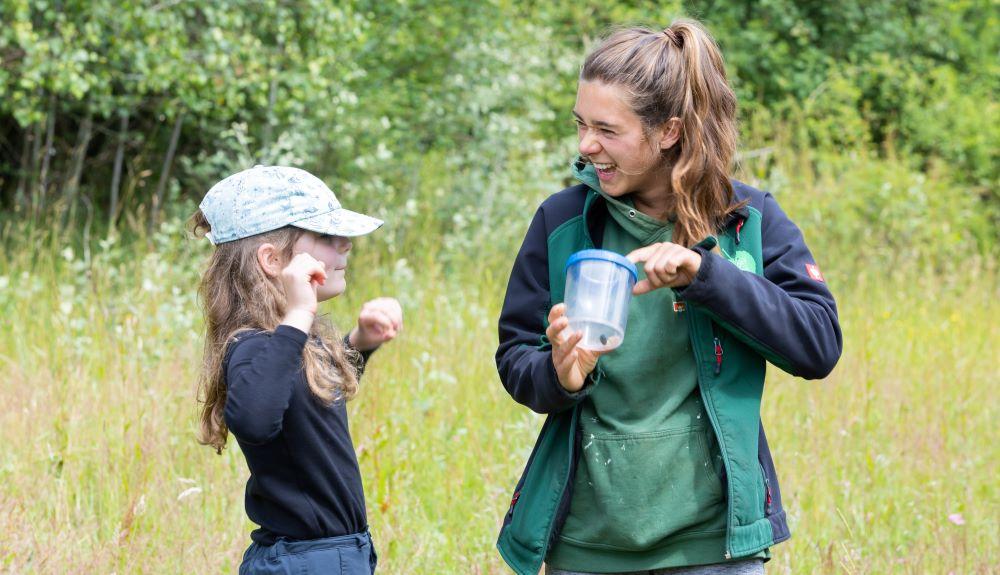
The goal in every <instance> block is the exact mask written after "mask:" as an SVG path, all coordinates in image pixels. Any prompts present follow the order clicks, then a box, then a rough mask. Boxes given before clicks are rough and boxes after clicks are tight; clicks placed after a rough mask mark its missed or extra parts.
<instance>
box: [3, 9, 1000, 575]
mask: <svg viewBox="0 0 1000 575" xmlns="http://www.w3.org/2000/svg"><path fill="white" fill-rule="evenodd" d="M998 13H1000V9H998V6H997V4H996V2H994V1H992V0H947V1H945V0H923V1H921V0H896V1H890V0H872V1H860V0H857V1H855V0H845V1H843V2H838V3H830V2H819V1H812V0H798V1H793V0H746V1H741V2H740V1H734V0H718V1H707V0H705V1H701V0H699V1H689V2H680V1H671V0H668V1H666V2H663V1H660V2H627V3H626V2H607V1H604V2H597V1H594V0H574V1H568V0H554V1H550V2H513V1H508V0H492V1H486V2H452V1H440V2H429V1H425V0H394V1H385V2H374V1H361V0H354V1H338V2H332V1H320V0H303V1H296V2H292V1H274V0H271V1H258V2H246V1H242V2H241V1H233V0H228V1H216V2H207V3H206V2H193V1H183V0H163V1H160V2H134V1H109V0H91V1H86V2H84V1H69V0H66V1H56V0H34V1H28V0H0V23H2V26H0V245H2V247H3V258H2V259H0V313H2V316H3V318H4V329H3V330H2V331H0V429H2V431H0V444H3V445H4V449H3V450H0V458H2V459H0V484H2V485H4V487H3V489H0V533H3V535H0V571H9V572H12V573H21V572H46V573H48V572H51V573H66V572H88V573H89V572H119V573H133V572H142V573H147V572H148V573H164V572H169V573H190V572H199V573H201V572H219V573H224V572H231V571H232V570H233V565H235V563H237V562H238V560H239V556H240V553H241V552H242V549H243V548H245V546H246V544H247V543H248V541H247V536H246V534H247V532H248V531H249V530H250V528H251V526H250V525H249V524H248V523H247V520H246V519H245V517H244V515H243V511H242V486H243V482H244V481H245V476H246V470H245V465H244V464H243V462H242V460H241V457H240V456H239V452H238V448H237V447H236V446H235V445H232V446H231V447H230V448H229V449H227V451H226V452H225V453H224V455H223V457H222V458H218V457H216V456H215V455H214V454H213V453H212V452H211V451H210V450H208V449H207V448H203V447H199V446H198V445H197V444H195V442H194V439H193V431H194V429H195V414H196V409H197V405H196V403H195V401H194V389H193V381H194V374H195V370H196V369H197V366H198V361H199V353H200V342H201V317H200V312H199V309H198V307H197V300H196V297H195V293H194V287H195V285H196V283H197V279H198V274H199V272H200V269H201V266H202V265H203V262H204V258H205V256H206V255H207V254H208V251H209V249H210V246H208V245H207V242H205V241H203V240H202V241H198V240H194V239H191V238H190V237H189V236H188V235H186V234H185V232H184V230H183V220H184V219H185V218H186V217H187V216H188V215H190V213H191V212H193V211H194V209H195V207H196V205H197V203H198V201H200V199H201V197H202V195H203V194H204V193H205V192H206V191H207V190H208V188H209V187H210V186H211V185H212V184H213V183H214V182H215V181H217V180H219V179H221V178H222V177H224V176H226V175H228V174H230V173H233V172H235V171H238V170H241V169H244V168H247V167H250V166H252V165H254V164H258V163H262V164H289V165H296V166H300V167H303V168H305V169H308V170H310V171H312V172H313V173H315V174H317V175H319V176H321V177H322V178H323V179H325V180H326V181H327V182H328V183H329V184H330V185H331V187H332V188H333V189H334V190H335V191H336V192H337V194H338V196H339V197H340V198H341V200H342V201H343V202H344V203H345V204H346V205H347V206H348V207H350V208H353V209H357V210H360V211H364V212H367V213H372V214H374V215H377V216H379V217H381V218H384V219H385V220H386V221H387V222H388V223H387V225H386V226H385V227H384V228H383V229H382V230H380V231H379V232H378V233H376V234H373V235H372V236H370V237H367V238H364V239H363V240H361V241H359V242H357V243H356V249H355V254H354V259H353V263H352V271H351V275H350V279H349V281H350V282H351V286H352V287H351V288H350V290H349V292H348V294H347V296H345V297H344V298H338V299H337V300H335V301H334V302H331V303H330V304H329V305H328V306H326V310H327V311H328V312H330V313H332V314H333V316H334V317H335V318H336V321H337V323H338V324H340V325H341V327H342V328H344V329H347V328H348V327H349V325H350V322H351V317H352V314H353V313H355V310H356V309H357V307H358V305H359V304H360V303H361V302H362V301H364V300H365V299H366V298H369V297H374V296H375V295H382V294H387V295H396V296H397V297H399V298H400V300H401V301H402V302H403V304H404V308H405V309H406V313H407V323H408V328H407V333H406V334H404V336H403V337H401V338H400V341H398V342H395V343H394V344H392V346H388V348H387V349H386V350H383V351H380V352H379V353H378V355H377V356H376V359H375V360H373V366H372V369H370V370H369V372H368V373H366V376H365V377H366V385H367V386H368V387H367V393H366V392H363V393H362V394H361V396H360V397H359V400H358V401H356V402H354V403H353V404H352V406H351V409H352V417H353V418H354V419H353V427H354V435H355V441H356V444H357V445H358V451H359V459H360V461H361V465H362V470H363V472H364V475H365V481H366V490H367V493H368V498H369V510H370V514H371V521H372V529H373V532H374V534H375V537H376V541H377V543H378V544H379V548H380V551H381V554H382V559H383V561H382V565H383V568H384V571H386V572H389V573H501V572H503V568H502V567H501V564H500V562H499V559H498V557H497V555H496V553H495V551H493V549H492V541H493V537H494V536H495V528H496V526H497V524H498V522H499V520H500V517H501V515H502V513H503V510H504V509H505V508H506V505H507V502H508V501H509V490H510V489H511V488H512V487H513V484H514V482H515V481H516V478H517V475H518V473H519V472H520V469H521V466H522V465H523V463H524V460H525V458H526V456H527V453H528V450H529V449H530V446H531V442H532V440H533V438H534V434H535V432H536V431H537V428H538V426H539V425H540V420H539V419H538V418H537V417H536V416H534V415H533V414H531V413H529V412H528V411H527V410H526V409H524V408H522V407H520V406H517V405H515V404H514V403H513V402H512V401H511V400H510V399H509V398H508V397H507V396H506V394H505V393H504V391H503V390H502V388H501V386H500V384H499V382H498V381H497V378H496V374H495V370H494V368H493V366H492V353H493V350H494V348H495V344H496V335H495V319H496V316H497V313H498V309H499V305H500V300H501V298H502V294H503V289H504V285H505V281H506V278H507V274H508V272H509V269H510V265H511V263H512V260H513V253H514V251H515V250H516V249H517V246H518V245H519V244H520V241H521V238H522V237H523V234H524V231H525V229H526V228H527V224H528V221H529V219H530V214H531V213H532V211H533V210H534V209H535V207H536V206H537V204H538V203H539V202H540V201H541V200H542V199H543V198H544V197H545V196H547V195H548V194H551V193H553V192H555V191H557V190H559V189H560V188H562V187H564V186H565V185H568V184H570V183H572V182H570V181H569V178H568V170H567V167H568V164H569V162H570V161H571V159H572V158H573V156H574V153H575V148H576V137H575V130H574V129H573V127H572V124H571V122H572V116H571V113H570V111H571V108H572V105H573V102H574V99H575V92H576V87H575V84H576V75H577V72H578V69H579V65H580V64H581V62H582V59H583V55H584V54H585V52H586V50H587V49H588V47H590V46H591V45H592V44H593V42H595V41H596V40H597V39H598V38H599V37H600V35H601V34H602V33H604V32H605V31H606V30H607V29H608V27H609V26H611V25H614V24H624V23H645V24H649V25H653V26H665V25H667V24H668V23H669V22H670V20H671V19H673V18H674V17H678V16H693V17H696V18H698V19H700V20H702V21H703V22H704V23H705V24H706V25H707V26H708V27H709V29H710V30H711V31H712V32H713V34H714V35H715V37H716V38H717V40H718V42H719V43H720V45H721V47H722V50H723V53H724V55H725V57H726V61H727V66H728V69H729V73H730V78H731V81H732V83H733V85H734V87H735V89H736V91H737V94H738V96H739V99H740V106H741V108H740V118H741V148H740V156H739V163H738V166H737V169H738V171H737V174H738V177H739V178H741V179H743V180H745V181H747V182H749V183H751V184H753V185H755V186H758V187H760V188H763V189H766V190H768V191H770V192H772V193H774V194H775V196H776V197H777V198H778V201H779V202H780V203H781V204H782V206H783V207H784V208H785V210H786V211H787V212H789V214H790V215H791V216H792V217H793V219H794V220H795V221H796V222H797V223H798V224H799V226H800V227H802V228H803V230H804V232H805V234H806V238H807V240H808V242H809V245H810V247H811V248H812V250H813V252H814V253H815V255H816V256H817V259H818V260H819V262H820V264H821V265H822V267H823V269H824V273H825V275H826V276H827V279H828V281H829V282H830V284H831V287H832V288H833V290H834V292H835V294H836V295H837V296H838V302H839V303H840V306H841V311H842V321H843V323H844V329H845V341H846V347H845V356H844V359H843V360H842V362H841V365H840V366H839V367H838V369H837V370H836V371H835V372H834V374H833V375H832V376H831V377H830V378H829V381H828V382H826V383H823V384H818V385H813V384H808V385H806V384H803V383H802V382H794V381H792V380H791V378H787V377H785V376H783V375H781V374H772V375H770V376H769V378H770V379H769V380H768V385H769V392H768V394H766V395H765V408H764V409H765V413H764V420H765V424H766V425H769V435H772V436H773V437H775V440H774V441H773V442H774V443H775V445H774V446H773V447H774V449H775V457H776V459H777V460H778V464H779V471H780V472H781V473H782V479H783V482H782V486H783V489H784V490H785V491H787V493H788V495H786V498H787V499H788V500H789V501H788V507H789V509H790V514H791V521H792V528H793V531H794V532H795V533H796V537H795V538H793V540H792V542H791V543H789V544H787V545H783V546H781V547H779V548H778V550H777V551H776V555H775V559H774V561H772V563H771V564H770V567H769V569H771V570H773V571H775V572H781V573H811V572H845V573H887V572H902V573H947V572H949V571H954V572H956V573H980V572H981V573H987V572H990V571H991V569H993V568H994V566H995V558H996V556H997V553H998V547H997V541H1000V527H998V521H997V517H1000V504H998V498H997V491H996V485H995V480H994V479H992V478H995V477H996V461H997V460H998V455H1000V454H998V447H997V445H998V444H1000V442H997V439H998V437H997V434H996V429H995V418H996V410H995V400H994V398H993V396H994V395H995V391H996V389H997V387H996V386H997V384H998V383H1000V377H998V375H997V373H996V368H995V364H996V361H995V360H990V359H989V357H995V350H996V349H997V347H998V346H1000V333H998V327H997V325H998V324H1000V322H998V321H997V319H998V313H1000V310H998V307H997V301H998V300H1000V298H998V297H997V296H998V295H1000V290H998V282H997V268H996V261H997V255H998V240H1000V234H998V226H1000V192H998V184H1000V169H998V166H1000V162H998V157H997V156H998V148H1000V118H998V105H997V91H998V89H1000V68H998V66H1000V63H998V62H1000V60H998V52H1000V34H998V33H997V30H998V29H1000V26H998V24H1000V14H998ZM790 414H791V415H790ZM786 485H787V487H786Z"/></svg>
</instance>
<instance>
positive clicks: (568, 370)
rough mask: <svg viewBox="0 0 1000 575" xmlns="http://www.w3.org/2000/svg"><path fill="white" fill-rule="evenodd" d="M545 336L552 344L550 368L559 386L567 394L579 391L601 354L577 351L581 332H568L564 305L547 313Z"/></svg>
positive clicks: (567, 319) (554, 307)
mask: <svg viewBox="0 0 1000 575" xmlns="http://www.w3.org/2000/svg"><path fill="white" fill-rule="evenodd" d="M545 336H546V337H548V339H549V343H551V344H552V364H553V365H554V366H555V368H556V375H557V376H558V377H559V384H560V385H562V386H563V388H564V389H565V390H566V391H568V392H570V393H576V392H577V391H580V390H581V389H583V385H584V383H586V381H587V375H589V374H590V372H592V371H594V368H595V367H596V366H597V358H599V357H600V356H601V355H602V354H603V352H599V351H591V350H588V349H581V348H578V347H577V344H578V343H580V339H581V338H582V337H583V332H573V331H572V330H570V329H569V318H567V317H566V304H564V303H561V304H558V305H555V306H553V307H552V309H551V310H550V311H549V327H548V328H547V329H546V330H545Z"/></svg>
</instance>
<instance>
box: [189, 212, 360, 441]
mask: <svg viewBox="0 0 1000 575" xmlns="http://www.w3.org/2000/svg"><path fill="white" fill-rule="evenodd" d="M191 227H192V230H193V231H194V233H195V235H204V234H205V233H207V232H209V231H211V226H210V225H209V223H208V220H207V219H205V216H204V214H202V213H201V210H198V211H197V212H195V214H194V215H193V216H192V217H191ZM303 233H305V231H304V230H301V229H299V228H295V227H291V226H286V227H284V228H280V229H277V230H274V231H272V232H267V233H264V234H259V235H256V236H251V237H249V238H243V239H239V240H235V241H231V242H226V243H222V244H219V245H217V246H216V247H215V251H214V252H213V253H212V256H211V258H210V260H209V262H208V267H207V269H206V270H205V273H204V275H202V278H201V285H200V287H199V290H198V293H199V295H200V297H201V302H202V307H203V310H204V313H205V352H204V357H203V360H202V366H201V374H200V376H199V378H198V388H199V390H198V396H199V400H200V401H201V402H202V404H203V406H202V411H201V428H200V430H199V433H198V441H200V442H201V443H202V444H204V445H211V446H212V447H214V448H215V449H216V451H217V452H218V453H222V449H223V448H224V447H225V446H226V439H227V437H228V435H229V429H228V427H226V422H225V419H223V410H224V409H225V406H226V381H225V374H224V373H222V363H223V359H224V358H225V354H226V348H227V346H228V345H229V344H230V343H232V342H233V337H234V336H236V335H237V334H239V333H240V332H243V331H268V332H270V331H274V329H275V328H276V327H278V324H280V323H281V319H282V317H284V314H285V305H286V302H285V293H284V290H283V288H282V286H281V282H280V281H278V279H277V278H271V277H268V276H267V275H266V274H265V273H264V271H263V270H262V269H261V267H260V265H259V264H258V262H257V248H258V246H260V245H261V244H263V243H270V244H272V245H273V246H274V247H275V249H276V251H277V252H278V253H279V254H281V256H282V258H283V260H284V261H285V262H288V261H290V260H291V258H292V255H293V254H292V248H293V246H294V245H295V242H296V241H297V240H298V239H299V237H301V236H302V234H303ZM309 335H310V337H309V340H308V341H307V343H306V346H305V349H304V350H303V354H302V365H303V369H304V371H305V376H306V381H307V382H308V383H309V389H310V390H311V391H312V393H313V395H314V396H315V397H316V399H318V400H319V401H320V402H322V403H323V404H325V405H329V404H331V403H332V402H334V401H339V400H345V401H346V400H349V399H351V398H352V397H354V395H355V394H356V393H357V391H358V377H357V373H356V372H355V369H354V367H353V365H352V363H351V361H350V360H351V359H352V358H350V357H349V355H350V354H353V353H356V352H354V351H353V350H347V349H345V348H344V345H343V343H341V341H340V337H339V335H338V334H337V333H336V330H334V328H333V326H331V325H330V324H328V323H326V322H324V321H321V320H320V319H319V318H317V320H316V321H314V322H313V326H312V329H311V330H310V333H309Z"/></svg>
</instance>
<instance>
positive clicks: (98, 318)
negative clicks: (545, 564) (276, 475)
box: [0, 224, 1000, 574]
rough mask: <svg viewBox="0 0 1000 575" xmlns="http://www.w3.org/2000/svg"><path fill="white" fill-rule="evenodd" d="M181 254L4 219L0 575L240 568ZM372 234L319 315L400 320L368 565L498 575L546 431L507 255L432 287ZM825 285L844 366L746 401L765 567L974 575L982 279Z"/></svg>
mask: <svg viewBox="0 0 1000 575" xmlns="http://www.w3.org/2000/svg"><path fill="white" fill-rule="evenodd" d="M182 237H183V235H182V232H181V230H180V227H179V225H176V224H174V225H169V226H165V227H164V228H163V230H162V231H161V233H160V234H158V235H157V236H155V237H153V238H151V239H149V240H148V241H144V242H125V243H123V242H121V241H103V242H100V243H98V242H94V243H93V245H92V246H90V247H89V248H88V250H86V251H84V250H82V249H81V247H80V245H79V244H77V245H76V247H75V248H72V247H66V245H64V244H63V243H61V242H60V241H59V240H58V238H57V237H56V236H55V235H52V234H39V233H34V232H27V231H25V230H24V229H23V226H21V227H18V226H16V225H12V224H7V226H6V228H4V230H3V248H4V254H5V257H4V259H3V260H2V261H0V311H2V312H3V318H4V322H3V324H4V325H3V329H2V330H0V445H2V446H3V448H2V450H0V571H2V572H9V573H119V574H124V573H232V572H235V569H236V565H237V564H238V562H239V560H240V557H241V553H242V552H243V550H244V549H245V547H246V545H247V544H248V543H249V539H248V534H249V531H250V530H251V529H252V528H253V525H252V524H251V523H250V522H249V521H248V520H247V519H246V516H245V513H244V510H243V489H244V484H245V481H246V478H247V470H246V466H245V463H244V461H243V459H242V456H241V454H240V453H239V449H238V447H237V445H236V444H235V441H233V440H232V439H230V445H229V447H228V448H227V449H226V450H225V451H224V452H223V453H222V454H221V455H216V454H215V453H214V452H213V451H212V450H211V449H209V448H207V447H203V446H200V445H198V444H197V443H196V441H195V438H194V432H195V429H196V424H197V415H198V406H197V404H196V401H195V387H194V385H195V384H194V382H195V378H196V371H197V367H198V365H199V361H200V353H201V348H200V342H201V331H200V329H201V327H200V326H201V319H200V311H199V309H198V307H197V300H196V297H195V286H196V282H197V277H198V271H199V268H200V265H201V263H202V262H203V261H204V257H205V256H206V255H207V253H208V246H207V245H206V244H207V242H204V241H195V240H188V239H182ZM366 242H370V240H366V239H362V240H359V241H358V242H357V243H356V247H355V252H356V253H355V258H354V260H353V262H352V268H351V270H350V272H349V275H348V281H349V290H348V293H347V294H346V295H345V296H344V297H342V298H337V299H335V300H333V301H332V302H330V303H329V304H327V305H325V306H324V310H325V311H326V312H328V313H330V315H331V317H332V318H333V320H334V322H335V323H336V324H338V325H339V326H341V327H342V328H343V329H347V328H349V327H350V325H351V320H352V319H353V318H354V317H355V315H354V314H355V313H356V310H357V309H358V308H359V306H360V304H361V303H362V302H363V301H365V300H366V299H367V298H370V297H375V296H377V295H395V296H396V297H398V298H399V299H400V300H401V301H402V302H403V305H404V309H405V312H406V327H405V329H404V332H403V333H402V335H401V336H400V337H399V339H398V340H397V341H395V342H393V343H392V344H390V345H387V346H385V348H384V349H382V350H380V351H378V352H377V353H376V354H375V355H374V356H373V357H372V359H371V361H370V363H369V367H368V370H367V372H366V373H365V376H364V379H363V382H362V390H361V392H360V394H359V396H358V397H357V399H356V400H354V401H353V402H352V403H351V405H350V414H351V418H352V420H351V424H352V432H353V436H354V441H355V445H356V448H357V452H358V454H359V460H360V464H361V468H362V473H363V477H364V481H365V488H366V494H367V502H368V510H369V519H370V522H371V529H372V533H373V535H374V538H375V541H376V544H377V547H378V550H379V553H380V557H381V561H380V566H381V568H380V570H379V571H380V573H407V574H410V573H414V574H440V573H506V572H508V571H506V569H505V568H504V566H503V564H502V562H501V560H500V559H499V556H498V555H497V553H496V551H495V549H494V541H495V536H496V530H497V527H498V525H499V522H500V520H501V517H502V515H503V513H504V512H505V510H506V509H507V505H508V503H509V500H510V492H511V490H512V487H513V485H514V483H515V482H516V480H517V478H518V476H519V474H520V472H521V469H522V467H523V465H524V462H525V460H526V458H527V456H528V453H529V451H530V449H531V446H532V443H533V441H534V438H535V435H536V433H537V430H538V428H539V427H540V425H541V423H542V418H541V416H538V415H535V414H533V413H531V412H530V411H529V410H528V409H527V408H524V407H522V406H520V405H518V404H516V403H515V402H513V400H511V399H510V397H509V396H508V395H507V394H506V392H505V391H504V390H503V388H502V386H501V384H500V382H499V380H498V377H497V375H496V370H495V367H494V364H493V353H494V350H495V346H496V337H497V336H496V329H495V323H496V317H497V315H498V311H499V306H500V303H501V300H502V297H503V288H504V282H505V280H506V275H507V272H508V270H509V265H510V260H509V259H507V260H506V261H497V262H494V263H491V264H488V265H483V266H477V265H475V264H474V263H473V262H474V261H475V260H471V259H470V260H469V261H467V262H464V263H461V265H457V266H456V269H457V271H456V269H450V270H446V269H443V268H441V266H440V264H438V263H436V262H437V261H438V259H437V258H435V257H434V255H433V253H431V252H429V251H428V252H425V253H424V255H423V256H422V257H417V258H416V259H411V260H399V259H393V258H391V257H390V256H389V255H388V254H387V253H386V252H385V251H384V250H379V249H367V251H366V248H372V247H373V246H374V244H372V243H366ZM511 257H512V256H511ZM827 274H828V279H829V280H830V282H831V284H832V288H833V290H834V292H835V294H836V295H837V297H838V302H839V306H840V310H841V320H842V324H843V328H844V336H845V342H846V343H845V349H844V355H843V358H842V359H841V361H840V364H839V365H838V366H837V368H836V370H835V371H834V373H833V374H832V375H831V376H830V377H829V378H827V379H826V380H824V381H821V382H806V381H803V380H799V379H795V378H792V377H790V376H787V375H785V374H783V373H781V372H779V371H778V370H777V369H774V368H772V369H770V371H769V376H768V381H767V386H766V392H765V396H764V413H763V418H764V424H765V426H766V429H767V431H768V435H769V438H770V440H771V447H772V450H773V452H774V456H775V459H776V463H777V466H778V472H779V475H780V477H781V486H782V490H783V496H784V503H785V507H786V509H787V510H788V512H789V516H790V523H791V527H792V531H793V538H792V540H791V541H790V542H788V543H784V544H782V545H780V546H778V547H776V548H775V549H774V555H773V557H774V558H773V560H772V561H771V562H770V563H769V565H768V571H769V572H770V573H952V572H953V573H988V572H992V571H993V569H994V568H995V564H996V558H997V556H998V554H1000V543H998V541H1000V529H998V517H1000V509H998V498H997V489H996V477H997V468H996V462H997V460H998V458H997V455H998V447H997V443H998V439H1000V438H998V436H997V431H996V425H995V420H996V416H997V412H996V403H995V400H994V398H995V394H996V390H997V384H998V383H1000V381H998V373H997V361H996V353H995V350H996V349H997V348H998V347H1000V328H998V327H997V324H998V322H997V319H998V318H1000V304H998V298H997V296H998V293H1000V290H998V281H997V274H996V270H994V269H991V268H990V267H989V266H978V267H976V266H972V267H971V268H969V267H966V268H965V269H964V271H962V272H961V273H960V274H959V275H935V274H926V273H921V272H920V271H918V270H916V269H914V270H911V271H908V272H903V273H895V274H890V273H888V272H885V271H884V270H877V269H872V270H870V271H869V272H868V273H864V274H860V275H854V276H848V275H846V274H839V273H837V272H836V271H831V270H827ZM949 516H950V517H951V519H949Z"/></svg>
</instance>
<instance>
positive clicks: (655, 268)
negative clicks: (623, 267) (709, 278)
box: [625, 242, 701, 295]
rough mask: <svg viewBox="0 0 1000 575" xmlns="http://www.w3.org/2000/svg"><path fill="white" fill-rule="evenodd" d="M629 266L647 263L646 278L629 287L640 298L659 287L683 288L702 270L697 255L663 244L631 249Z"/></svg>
mask: <svg viewBox="0 0 1000 575" xmlns="http://www.w3.org/2000/svg"><path fill="white" fill-rule="evenodd" d="M625 257H627V258H628V259H629V261H630V262H632V263H639V262H646V265H645V266H644V267H643V269H644V270H645V272H646V279H644V280H642V281H641V282H639V283H637V284H635V287H634V288H632V293H633V294H634V295H642V294H644V293H647V292H651V291H653V290H654V289H658V288H661V287H683V286H686V285H688V284H690V283H691V282H693V281H694V277H695V276H696V275H698V269H699V268H700V267H701V256H700V255H698V252H696V251H693V250H689V249H687V248H686V247H684V246H681V245H678V244H672V243H670V242H662V243H657V244H650V245H648V246H644V247H641V248H639V249H637V250H633V251H632V252H630V253H629V254H628V255H627V256H625Z"/></svg>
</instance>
